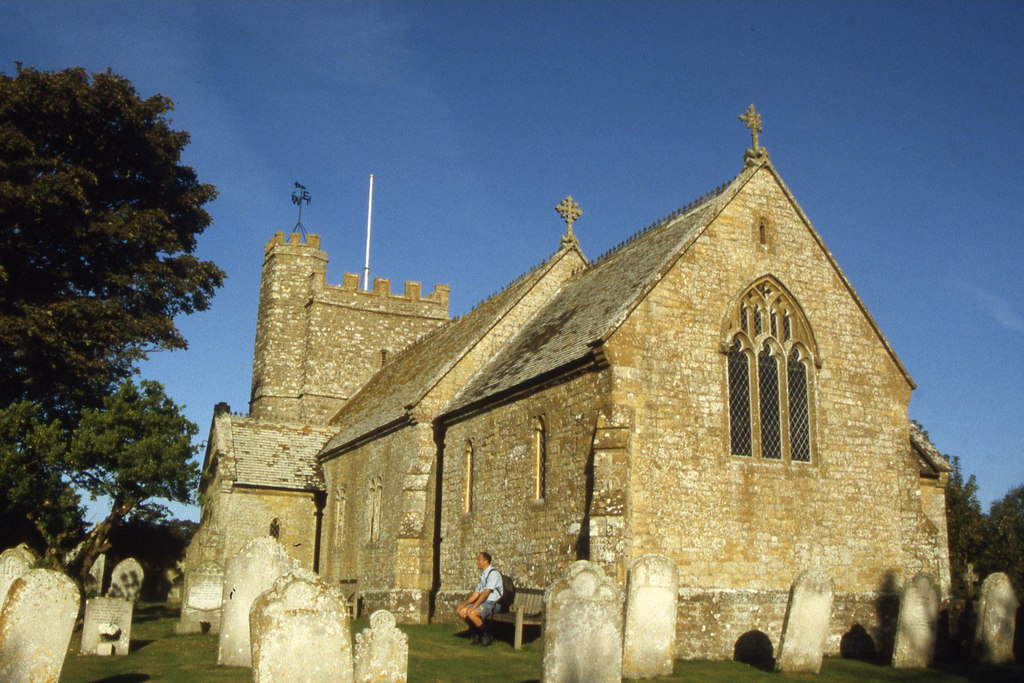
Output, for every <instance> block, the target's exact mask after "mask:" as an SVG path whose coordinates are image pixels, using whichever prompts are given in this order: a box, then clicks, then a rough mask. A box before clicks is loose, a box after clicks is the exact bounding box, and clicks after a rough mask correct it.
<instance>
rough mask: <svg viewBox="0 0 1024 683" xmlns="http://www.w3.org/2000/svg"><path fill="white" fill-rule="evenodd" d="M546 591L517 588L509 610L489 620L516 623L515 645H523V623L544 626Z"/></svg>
mask: <svg viewBox="0 0 1024 683" xmlns="http://www.w3.org/2000/svg"><path fill="white" fill-rule="evenodd" d="M543 616H544V591H543V589H540V588H517V589H516V597H515V599H514V600H513V601H512V607H511V608H510V609H509V611H508V612H498V613H497V614H492V615H491V616H490V617H488V620H489V621H503V622H505V623H508V624H515V625H516V635H515V642H514V643H513V647H514V648H515V649H517V650H521V649H522V647H523V624H526V625H527V626H543V625H544V622H543V621H542V617H543Z"/></svg>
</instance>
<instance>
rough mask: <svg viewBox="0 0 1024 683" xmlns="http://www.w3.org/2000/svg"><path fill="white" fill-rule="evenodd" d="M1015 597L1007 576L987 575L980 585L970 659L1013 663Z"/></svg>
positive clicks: (1015, 617)
mask: <svg viewBox="0 0 1024 683" xmlns="http://www.w3.org/2000/svg"><path fill="white" fill-rule="evenodd" d="M1017 604H1018V603H1017V594H1016V593H1014V591H1013V584H1012V583H1010V577H1009V576H1007V575H1006V574H1004V573H1002V572H996V573H995V574H989V575H988V576H987V577H985V580H984V581H983V582H982V584H981V600H980V601H979V605H978V626H977V628H976V630H975V632H974V649H973V654H974V658H975V659H977V660H978V661H979V662H983V663H985V664H1009V663H1011V662H1013V631H1014V628H1015V626H1016V620H1017Z"/></svg>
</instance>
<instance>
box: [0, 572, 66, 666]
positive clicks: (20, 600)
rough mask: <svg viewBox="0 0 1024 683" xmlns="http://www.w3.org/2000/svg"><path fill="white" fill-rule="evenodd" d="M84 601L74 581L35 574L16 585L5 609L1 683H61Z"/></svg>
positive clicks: (0, 614) (0, 615)
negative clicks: (63, 669)
mask: <svg viewBox="0 0 1024 683" xmlns="http://www.w3.org/2000/svg"><path fill="white" fill-rule="evenodd" d="M81 604H82V598H81V596H80V595H79V594H78V587H77V586H76V585H75V582H74V581H72V580H71V579H69V578H68V577H67V576H65V575H64V574H62V573H60V572H57V571H54V570H52V569H33V570H32V571H30V572H28V573H26V574H23V575H22V576H19V577H18V578H17V579H15V580H14V583H13V584H11V588H10V590H9V591H8V593H7V602H5V603H4V606H3V609H2V610H0V681H3V682H4V683H57V681H58V680H59V679H60V671H61V669H62V668H63V666H64V657H65V655H67V652H68V643H69V642H70V641H71V631H72V629H73V628H74V626H75V619H77V618H78V608H79V607H80V606H81Z"/></svg>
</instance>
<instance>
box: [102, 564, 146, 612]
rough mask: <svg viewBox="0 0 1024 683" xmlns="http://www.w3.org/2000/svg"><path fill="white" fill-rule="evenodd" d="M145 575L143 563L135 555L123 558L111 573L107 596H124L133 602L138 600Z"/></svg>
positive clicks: (123, 597)
mask: <svg viewBox="0 0 1024 683" xmlns="http://www.w3.org/2000/svg"><path fill="white" fill-rule="evenodd" d="M144 577H145V573H144V572H143V571H142V565H141V564H139V561H138V560H136V559H135V558H134V557H129V558H126V559H124V560H121V561H120V562H118V563H117V566H116V567H114V571H113V572H111V573H110V588H109V589H108V590H107V597H108V598H122V599H124V600H129V601H131V602H132V603H136V602H138V601H139V594H140V593H141V592H142V579H143V578H144Z"/></svg>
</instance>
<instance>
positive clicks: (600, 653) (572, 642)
mask: <svg viewBox="0 0 1024 683" xmlns="http://www.w3.org/2000/svg"><path fill="white" fill-rule="evenodd" d="M541 680H542V681H544V683H560V682H562V681H566V682H569V681H580V682H582V681H587V682H588V683H600V682H602V681H621V680H622V592H621V591H620V590H619V587H618V585H617V584H616V583H615V581H613V580H612V579H610V578H608V577H607V576H606V575H605V573H604V572H603V571H602V570H601V567H600V566H599V565H597V564H595V563H593V562H587V561H586V560H580V561H578V562H573V563H572V564H571V565H569V568H568V569H567V570H566V572H565V575H564V576H563V577H562V578H561V579H559V580H557V581H555V582H554V583H553V584H551V585H550V586H548V588H547V590H546V591H544V642H543V646H542V655H541Z"/></svg>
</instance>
